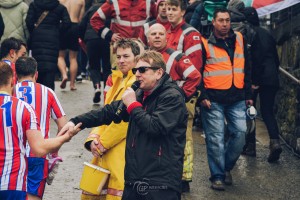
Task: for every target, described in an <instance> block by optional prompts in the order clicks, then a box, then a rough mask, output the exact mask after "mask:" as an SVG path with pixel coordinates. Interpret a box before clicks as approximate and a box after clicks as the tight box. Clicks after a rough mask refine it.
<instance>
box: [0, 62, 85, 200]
mask: <svg viewBox="0 0 300 200" xmlns="http://www.w3.org/2000/svg"><path fill="white" fill-rule="evenodd" d="M0 77H1V78H0V108H1V109H0V118H1V121H0V140H1V141H2V142H1V143H0V152H1V153H0V171H1V174H0V180H1V188H0V197H1V199H5V200H8V199H9V200H10V199H18V200H25V199H28V197H27V193H26V191H27V189H26V188H27V173H28V171H27V170H28V165H27V158H26V143H27V142H28V144H29V146H30V147H31V150H32V152H33V153H34V154H35V155H36V156H37V157H42V156H45V155H46V154H48V153H50V152H56V151H58V149H59V148H60V147H61V146H62V145H63V144H64V143H65V142H67V141H69V140H70V139H71V138H72V137H73V136H74V134H76V133H77V132H78V130H77V129H78V128H79V127H80V125H81V124H78V125H77V126H76V127H74V129H72V128H71V129H68V130H66V133H65V134H64V135H62V136H58V137H56V138H50V139H44V136H43V134H42V132H41V131H40V128H39V122H38V120H37V119H38V118H37V116H36V114H35V111H34V110H33V108H32V107H31V106H30V105H29V104H28V103H26V102H25V101H22V100H20V99H17V98H15V97H12V96H11V95H12V91H13V82H12V79H13V71H12V69H11V67H10V66H9V65H8V64H6V63H5V62H0ZM27 94H28V92H25V93H24V96H26V95H27Z"/></svg>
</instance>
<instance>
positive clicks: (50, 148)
mask: <svg viewBox="0 0 300 200" xmlns="http://www.w3.org/2000/svg"><path fill="white" fill-rule="evenodd" d="M80 126H81V123H78V124H77V125H76V126H75V127H71V128H69V129H68V130H67V131H66V133H65V134H63V135H61V136H59V137H56V138H49V139H44V138H43V136H42V133H41V132H40V131H38V130H27V131H26V136H27V140H28V142H29V146H30V147H31V150H32V151H33V153H34V154H35V155H37V156H39V157H42V156H44V155H46V154H48V153H50V152H56V151H58V150H59V148H60V147H61V146H62V145H63V144H64V143H65V142H68V141H70V140H71V138H72V137H73V136H74V135H75V134H76V133H78V130H79V127H80Z"/></svg>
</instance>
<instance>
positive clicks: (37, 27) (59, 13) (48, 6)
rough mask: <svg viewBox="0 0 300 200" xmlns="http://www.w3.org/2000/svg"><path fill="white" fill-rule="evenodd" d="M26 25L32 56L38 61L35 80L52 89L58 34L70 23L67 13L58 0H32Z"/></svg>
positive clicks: (56, 59) (55, 70)
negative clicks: (37, 74) (37, 73)
mask: <svg viewBox="0 0 300 200" xmlns="http://www.w3.org/2000/svg"><path fill="white" fill-rule="evenodd" d="M43 16H44V18H42V17H43ZM38 22H40V23H38ZM26 25H27V27H28V30H29V32H30V37H31V40H30V41H31V42H30V44H29V46H30V48H31V50H32V56H33V57H34V58H35V59H36V61H37V63H38V72H39V76H38V79H37V82H38V83H40V84H42V85H45V86H47V87H49V88H51V89H52V90H54V86H55V85H54V80H55V74H56V72H57V62H58V52H59V35H60V31H61V32H64V31H65V30H66V29H68V28H69V26H70V25H71V21H70V16H69V13H68V11H67V9H66V7H64V6H63V5H61V4H60V3H59V1H58V0H34V1H33V2H32V3H31V4H30V6H29V10H28V14H27V18H26Z"/></svg>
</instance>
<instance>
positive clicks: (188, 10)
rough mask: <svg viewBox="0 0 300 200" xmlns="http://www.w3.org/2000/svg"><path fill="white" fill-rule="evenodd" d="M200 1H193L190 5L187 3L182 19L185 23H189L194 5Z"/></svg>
mask: <svg viewBox="0 0 300 200" xmlns="http://www.w3.org/2000/svg"><path fill="white" fill-rule="evenodd" d="M200 3H201V1H195V2H193V3H192V4H191V5H188V7H187V8H186V11H185V14H184V17H183V18H184V20H185V22H186V23H188V24H190V21H191V18H192V16H193V14H194V12H195V9H196V7H197V6H198V5H199V4H200Z"/></svg>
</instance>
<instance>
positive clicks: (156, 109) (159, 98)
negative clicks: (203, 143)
mask: <svg viewBox="0 0 300 200" xmlns="http://www.w3.org/2000/svg"><path fill="white" fill-rule="evenodd" d="M136 95H137V101H139V102H140V103H142V105H143V107H136V108H134V109H133V110H132V111H131V114H130V115H129V114H128V113H127V112H126V110H125V111H124V110H123V112H122V113H121V118H122V119H123V120H124V121H129V127H128V132H127V138H126V150H125V161H126V165H125V184H128V185H131V186H134V185H136V184H137V183H139V181H142V182H146V183H147V184H150V185H155V186H162V187H164V186H166V187H165V188H167V189H173V190H176V191H177V192H181V178H182V172H183V156H184V146H185V137H186V136H185V132H186V128H187V117H188V113H187V109H186V106H185V101H184V92H183V91H182V89H180V88H179V87H178V86H177V84H176V83H175V82H174V81H172V79H171V78H170V76H169V75H168V74H166V73H165V74H164V76H163V77H162V79H161V80H160V82H159V84H158V85H157V86H156V87H155V88H154V90H153V92H152V93H151V94H150V95H149V96H147V97H146V98H145V99H144V100H143V97H144V93H143V91H142V90H140V89H138V90H137V91H136ZM120 102H121V101H115V102H113V103H112V104H109V105H106V106H104V107H103V108H102V109H99V110H93V111H90V112H88V113H86V114H83V115H80V116H77V117H74V118H72V119H71V120H70V121H72V122H73V123H75V124H77V123H79V122H82V123H83V124H82V126H81V128H86V127H95V126H99V125H103V124H110V123H111V122H112V121H115V122H116V121H118V120H119V119H118V117H116V115H115V113H116V111H117V108H118V105H119V104H120ZM111 134H114V133H111Z"/></svg>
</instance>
